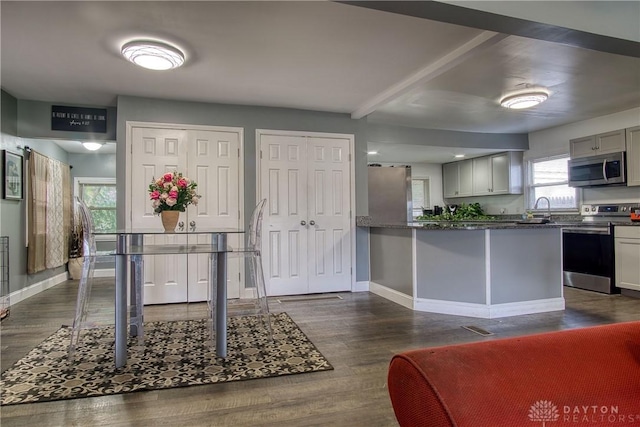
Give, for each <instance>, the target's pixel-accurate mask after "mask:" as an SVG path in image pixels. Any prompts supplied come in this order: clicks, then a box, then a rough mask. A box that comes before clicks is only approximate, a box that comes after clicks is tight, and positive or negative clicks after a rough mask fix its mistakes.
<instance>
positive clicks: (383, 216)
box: [367, 166, 413, 224]
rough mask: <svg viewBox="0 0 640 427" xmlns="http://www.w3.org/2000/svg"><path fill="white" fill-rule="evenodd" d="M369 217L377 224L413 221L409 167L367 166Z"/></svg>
mask: <svg viewBox="0 0 640 427" xmlns="http://www.w3.org/2000/svg"><path fill="white" fill-rule="evenodd" d="M367 169H368V172H369V216H370V217H371V218H372V220H373V221H375V222H378V223H381V222H383V223H392V224H394V223H406V222H410V221H412V220H413V203H412V201H411V167H410V166H408V167H405V166H395V167H388V166H369V167H368V168H367Z"/></svg>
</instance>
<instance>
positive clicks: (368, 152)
mask: <svg viewBox="0 0 640 427" xmlns="http://www.w3.org/2000/svg"><path fill="white" fill-rule="evenodd" d="M367 154H378V152H377V151H367Z"/></svg>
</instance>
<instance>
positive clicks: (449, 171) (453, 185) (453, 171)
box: [442, 160, 473, 198]
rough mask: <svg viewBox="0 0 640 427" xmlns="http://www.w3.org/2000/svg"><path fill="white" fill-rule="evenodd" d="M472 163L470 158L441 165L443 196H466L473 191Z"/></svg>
mask: <svg viewBox="0 0 640 427" xmlns="http://www.w3.org/2000/svg"><path fill="white" fill-rule="evenodd" d="M472 180H473V164H472V162H471V160H462V161H459V162H453V163H445V164H443V165H442V185H443V190H444V191H443V193H444V197H445V198H453V197H468V196H471V195H472V191H473V187H472V186H473V181H472Z"/></svg>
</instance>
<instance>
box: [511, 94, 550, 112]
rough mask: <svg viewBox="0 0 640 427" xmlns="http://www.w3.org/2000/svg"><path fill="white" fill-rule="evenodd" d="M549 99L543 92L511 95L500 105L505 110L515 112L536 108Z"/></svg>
mask: <svg viewBox="0 0 640 427" xmlns="http://www.w3.org/2000/svg"><path fill="white" fill-rule="evenodd" d="M547 98H549V95H548V94H547V93H545V92H542V91H537V92H526V93H519V94H517V95H510V96H507V97H505V98H503V99H502V100H501V101H500V105H502V106H503V107H504V108H511V109H513V110H522V109H524V108H531V107H534V106H536V105H538V104H540V103H541V102H544V101H546V100H547Z"/></svg>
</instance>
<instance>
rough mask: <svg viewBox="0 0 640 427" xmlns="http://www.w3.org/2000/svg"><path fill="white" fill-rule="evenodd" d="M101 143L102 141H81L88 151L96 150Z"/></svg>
mask: <svg viewBox="0 0 640 427" xmlns="http://www.w3.org/2000/svg"><path fill="white" fill-rule="evenodd" d="M103 144H104V143H103V142H95V141H87V142H83V143H82V146H83V147H84V148H86V149H87V150H89V151H96V150H99V149H100V148H101V147H102V145H103Z"/></svg>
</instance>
